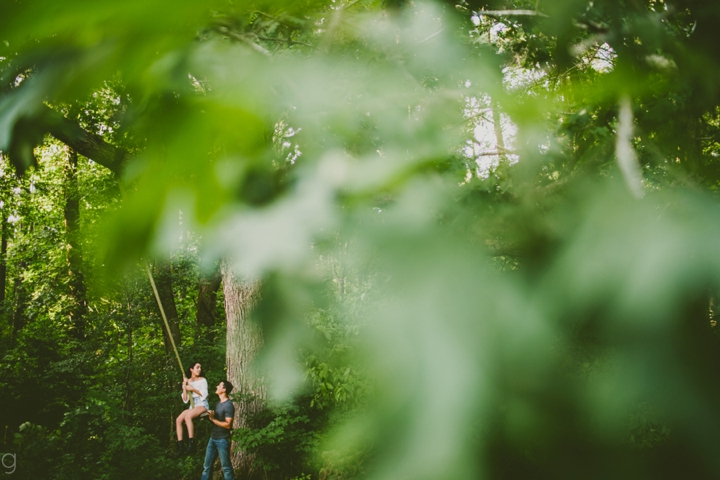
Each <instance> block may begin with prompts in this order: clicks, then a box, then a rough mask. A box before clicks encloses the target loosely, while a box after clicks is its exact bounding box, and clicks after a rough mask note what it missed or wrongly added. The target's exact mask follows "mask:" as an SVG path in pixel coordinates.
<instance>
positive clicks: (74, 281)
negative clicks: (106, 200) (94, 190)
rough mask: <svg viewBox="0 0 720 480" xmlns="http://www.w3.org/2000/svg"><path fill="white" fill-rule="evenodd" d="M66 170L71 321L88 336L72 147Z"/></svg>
mask: <svg viewBox="0 0 720 480" xmlns="http://www.w3.org/2000/svg"><path fill="white" fill-rule="evenodd" d="M65 151H66V152H67V159H68V162H67V165H66V169H65V260H66V262H67V268H68V279H69V289H70V311H69V317H70V324H71V325H72V328H73V330H72V333H73V335H74V336H75V338H78V339H84V338H85V314H86V313H87V308H88V306H87V289H86V288H85V279H84V276H83V273H82V251H81V248H80V193H79V191H78V183H77V175H76V172H77V163H78V156H77V153H76V152H75V151H74V150H72V149H71V148H69V147H66V148H65Z"/></svg>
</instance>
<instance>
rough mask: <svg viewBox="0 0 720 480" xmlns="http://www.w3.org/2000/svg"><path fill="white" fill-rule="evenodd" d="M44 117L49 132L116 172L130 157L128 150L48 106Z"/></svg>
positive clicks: (44, 108) (44, 110) (44, 107)
mask: <svg viewBox="0 0 720 480" xmlns="http://www.w3.org/2000/svg"><path fill="white" fill-rule="evenodd" d="M42 108H43V112H42V113H43V118H44V120H45V127H46V130H47V132H48V133H49V134H50V135H52V136H53V137H55V138H57V139H58V140H60V141H61V142H63V143H64V144H65V145H67V146H69V147H70V148H72V149H73V150H74V151H76V152H77V153H79V154H81V155H83V156H84V157H86V158H89V159H91V160H92V161H94V162H96V163H99V164H100V165H102V166H104V167H106V168H108V169H110V170H111V171H112V172H114V173H115V174H119V173H120V170H121V168H122V166H123V164H124V162H125V160H126V159H127V158H128V157H129V154H128V152H127V150H125V149H122V148H118V147H116V146H114V145H112V144H110V143H108V142H106V141H105V140H104V139H103V138H102V137H101V136H100V135H95V134H94V133H90V132H88V131H87V130H84V129H83V128H82V127H81V126H80V125H79V124H78V123H77V122H73V121H72V120H69V119H67V118H65V117H63V116H62V115H61V114H59V113H58V112H56V111H55V110H53V109H52V108H50V107H48V106H43V107H42Z"/></svg>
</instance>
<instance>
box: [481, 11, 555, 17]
mask: <svg viewBox="0 0 720 480" xmlns="http://www.w3.org/2000/svg"><path fill="white" fill-rule="evenodd" d="M477 13H478V14H479V15H487V16H488V17H518V16H520V17H545V18H548V16H547V15H545V14H544V13H540V12H538V11H537V10H481V11H479V12H477Z"/></svg>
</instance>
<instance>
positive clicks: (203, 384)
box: [180, 377, 208, 406]
mask: <svg viewBox="0 0 720 480" xmlns="http://www.w3.org/2000/svg"><path fill="white" fill-rule="evenodd" d="M188 385H190V386H191V387H193V388H194V389H196V390H197V391H198V392H200V395H198V394H197V393H195V392H192V396H193V403H194V404H195V406H197V404H198V403H200V402H202V401H203V400H205V399H206V398H207V397H208V385H207V380H205V378H204V377H201V378H198V379H197V380H195V381H194V382H188ZM183 393H185V392H183ZM180 396H182V393H181V394H180ZM189 401H190V398H188V399H187V400H185V399H184V398H183V402H185V403H188V402H189Z"/></svg>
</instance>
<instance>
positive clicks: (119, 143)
mask: <svg viewBox="0 0 720 480" xmlns="http://www.w3.org/2000/svg"><path fill="white" fill-rule="evenodd" d="M719 21H720V4H717V2H716V1H715V0H616V1H611V0H594V1H587V0H553V1H545V0H539V1H509V0H508V1H504V0H503V1H501V0H488V1H484V0H459V1H447V0H445V1H443V2H430V1H428V2H424V1H390V0H388V1H386V2H378V1H371V0H359V1H358V0H354V1H346V0H334V1H312V0H305V1H290V0H286V1H275V2H261V1H252V2H242V3H241V2H236V1H232V0H214V1H212V2H189V1H178V0H176V1H174V2H167V1H156V2H138V1H129V2H123V3H117V2H109V1H106V0H101V1H98V0H94V1H92V2H89V1H74V2H64V1H58V0H56V1H54V2H49V1H41V0H36V1H33V2H30V1H27V0H0V42H1V43H0V84H1V86H0V151H2V156H3V162H4V163H3V165H4V169H3V173H4V174H3V176H2V177H0V178H2V179H3V181H4V182H9V183H8V185H10V184H12V185H13V186H14V185H15V184H16V183H13V182H17V185H18V186H17V188H18V189H20V192H22V189H23V188H27V189H28V191H29V189H30V188H41V187H43V186H45V185H49V184H51V183H52V182H53V181H54V179H55V180H57V178H60V177H57V176H55V177H54V176H53V175H54V173H53V170H52V169H53V167H52V162H46V161H43V160H42V155H40V158H37V157H38V155H37V154H38V153H39V152H43V151H48V148H52V147H51V146H52V145H53V144H54V145H55V148H57V149H61V148H63V147H61V146H60V144H58V143H53V142H54V141H53V140H49V138H48V137H47V135H50V136H52V137H54V138H56V139H57V140H60V141H62V142H64V143H66V144H67V145H71V144H72V145H75V146H74V147H73V148H75V149H76V150H78V152H80V154H81V155H83V156H85V157H88V158H89V161H88V162H87V167H83V168H85V170H83V173H82V175H84V176H85V177H82V178H85V181H86V184H87V185H90V184H91V186H88V187H87V189H86V190H83V191H85V192H89V193H87V194H86V197H85V198H86V207H85V208H86V209H87V210H88V211H91V212H94V213H92V214H90V216H89V217H88V218H89V219H90V221H89V222H88V223H87V224H86V225H84V226H83V228H84V230H83V231H84V232H85V235H86V236H85V237H83V238H85V239H86V244H87V246H86V249H87V251H88V252H92V255H90V258H92V260H89V261H88V263H91V264H92V267H93V268H92V269H91V273H90V277H89V278H90V279H91V283H92V285H93V288H95V289H96V292H97V295H106V296H108V297H110V296H112V295H113V293H112V292H114V295H117V297H115V298H119V297H120V295H119V294H118V292H120V290H119V287H118V285H117V284H118V282H117V279H119V278H126V277H125V275H127V274H128V272H132V271H134V270H136V269H137V262H138V261H139V259H140V258H141V257H146V258H148V257H153V258H154V257H156V256H157V257H158V258H162V257H164V256H165V257H167V256H169V255H171V253H172V252H173V249H177V243H178V238H181V237H183V236H184V235H186V233H185V232H187V231H192V232H193V234H192V235H194V237H193V238H196V239H197V242H196V245H195V244H193V245H192V246H191V247H189V252H190V253H187V259H186V261H178V262H177V263H176V264H175V265H184V266H182V267H178V268H180V269H181V270H182V271H183V272H186V273H184V274H178V273H177V272H176V273H175V274H176V278H180V277H182V278H187V277H189V276H190V273H187V272H191V271H192V272H195V270H196V269H197V270H198V271H203V270H204V269H209V268H210V267H211V266H212V265H214V264H215V262H217V261H218V260H219V259H223V260H224V261H226V262H227V264H228V265H230V266H231V268H232V269H233V272H234V273H235V274H236V275H237V277H238V278H241V279H251V280H259V281H260V283H261V285H262V291H263V294H262V300H261V302H260V304H259V305H258V308H257V309H256V313H255V315H256V320H257V321H258V322H259V324H260V325H262V327H263V332H264V334H265V343H266V346H265V349H264V353H263V355H262V356H261V362H260V366H261V367H262V368H264V374H265V377H266V379H267V384H268V388H269V390H270V394H271V397H272V399H273V401H276V402H278V404H279V405H284V406H283V407H278V408H280V410H278V411H276V412H273V411H271V410H268V411H267V412H265V413H266V414H268V415H269V417H268V418H266V419H265V423H263V424H262V425H261V424H258V425H257V426H256V427H255V428H254V429H253V428H251V429H249V430H248V431H245V432H243V433H242V434H241V435H240V437H241V439H242V440H241V444H243V445H245V446H246V447H248V448H251V449H252V448H258V451H260V449H261V448H270V447H272V448H275V447H277V445H285V446H286V448H287V452H290V451H291V450H293V449H294V453H293V455H294V454H295V453H297V452H299V451H301V453H302V455H300V454H298V456H297V457H293V459H296V458H297V462H296V463H295V464H293V465H292V466H288V465H282V464H281V463H279V461H278V460H277V459H279V458H282V457H283V450H282V449H278V448H276V449H275V450H272V451H270V450H267V452H266V454H265V456H263V454H260V456H259V457H258V458H259V459H261V460H262V459H265V461H266V462H267V464H266V467H267V469H266V471H267V472H276V473H277V472H283V474H285V473H287V475H295V476H298V475H304V474H305V473H306V472H308V471H310V470H309V469H308V468H309V466H310V465H315V467H314V468H315V470H314V471H313V473H317V475H318V476H320V477H321V478H327V479H330V478H337V479H339V478H351V477H366V478H375V479H382V478H388V479H390V478H392V479H396V478H417V479H423V478H427V479H451V478H452V479H455V478H498V479H506V478H507V479H510V478H554V479H556V478H608V477H614V478H626V477H627V478H630V477H632V478H635V479H636V478H653V479H656V478H678V477H683V478H685V477H691V478H717V476H718V472H720V460H718V456H717V455H716V452H717V450H718V447H719V446H720V445H718V440H717V438H716V437H717V435H716V432H717V431H718V428H720V415H719V414H718V411H717V408H716V405H717V404H718V402H719V401H720V377H719V374H718V372H717V369H716V368H714V366H715V365H716V364H717V361H718V360H719V359H720V358H719V357H720V344H719V343H718V340H719V339H718V332H717V327H716V322H715V311H714V309H715V308H716V305H717V298H718V295H719V294H720V275H719V274H720V247H718V242H717V241H716V239H717V238H720V208H719V206H720V205H719V204H718V198H717V190H718V186H719V185H720V169H719V168H718V160H717V159H718V152H719V151H720V109H719V108H718V107H719V106H720V49H719V48H718V47H717V45H718V44H719V43H718V40H719V38H718V29H717V28H716V25H717V24H718V22H719ZM93 142H95V143H93ZM40 145H43V147H42V148H37V147H38V146H40ZM72 145H71V146H72ZM83 149H84V150H83ZM84 152H86V153H84ZM58 155H59V153H58ZM5 167H7V168H5ZM13 169H14V170H15V171H16V172H18V173H20V174H22V173H23V172H27V175H26V176H25V177H24V178H23V179H22V180H16V179H14V178H13V179H11V177H10V175H11V173H10V172H11V171H12V170H13ZM6 172H7V173H6ZM55 173H57V172H55ZM35 178H37V179H38V180H37V181H36V182H35V183H32V182H33V180H28V179H35ZM27 182H31V183H30V184H27ZM43 182H47V183H45V184H44V183H43ZM115 182H117V183H115ZM26 185H27V186H26ZM116 185H117V187H116ZM11 188H15V187H8V188H7V189H6V190H4V191H6V192H11V191H13V190H11ZM47 188H50V187H47ZM53 191H56V190H53ZM7 198H8V202H9V199H11V198H13V199H15V200H13V201H16V202H19V203H17V205H18V207H17V208H18V209H19V208H21V206H22V205H24V204H23V203H22V202H20V200H19V199H21V198H23V197H22V195H21V193H17V195H15V196H12V195H7ZM32 198H35V199H39V198H41V197H40V196H37V195H36V196H35V197H32ZM42 198H45V199H46V201H48V202H50V201H49V200H47V197H42ZM58 204H59V200H57V199H56V201H55V203H52V202H50V203H48V205H47V206H46V207H44V206H42V205H39V206H37V210H33V212H46V213H47V214H52V213H53V212H54V214H55V215H56V216H57V217H58V218H56V219H55V220H53V221H54V222H55V224H57V223H58V222H61V220H60V217H59V213H60V212H59V211H58V210H57V207H56V206H55V207H54V206H53V205H58ZM2 208H3V209H4V208H5V207H2ZM14 208H15V207H14ZM14 215H15V214H14V213H13V218H15V216H14ZM38 215H39V214H38ZM3 216H4V217H5V219H6V220H7V219H8V218H10V217H9V215H5V213H3ZM18 218H19V214H18ZM23 218H27V214H25V216H24V217H23ZM179 218H181V221H180V220H178V219H179ZM44 222H45V223H46V224H50V223H51V222H50V221H49V220H47V221H45V220H44ZM14 224H15V223H14ZM38 230H40V229H38ZM24 235H26V236H23V237H21V236H18V237H17V238H18V239H20V238H23V239H25V240H23V241H25V242H26V246H25V247H23V246H22V242H17V243H14V244H13V245H11V246H12V248H11V249H10V250H9V252H10V255H18V256H22V255H27V256H31V255H32V253H31V250H32V248H34V247H37V248H39V247H40V246H42V245H46V246H48V249H47V250H46V251H47V252H49V253H48V256H47V263H48V264H51V265H56V266H57V270H58V271H60V269H61V267H62V264H63V263H62V262H63V260H64V257H63V250H62V249H58V248H56V247H53V248H50V247H49V246H50V245H57V244H59V243H60V242H61V240H60V239H59V238H56V239H54V240H51V239H50V237H52V236H53V235H57V232H52V230H49V229H46V230H42V231H36V230H28V231H26V232H25V233H24ZM45 238H48V240H46V241H44V242H41V241H40V240H38V239H45ZM183 238H184V237H183ZM91 249H92V250H91ZM176 253H177V250H175V254H176ZM31 264H32V265H31ZM13 265H21V263H20V262H17V263H13ZM33 266H34V267H36V268H33ZM40 267H42V268H40ZM45 267H46V265H40V264H38V263H32V262H30V261H29V260H28V261H27V262H26V264H25V266H24V267H22V268H20V270H21V273H20V274H19V278H23V279H24V280H25V285H28V284H31V283H32V285H34V286H37V288H35V289H34V290H33V291H32V295H33V302H30V303H29V305H30V306H31V308H30V309H29V310H28V313H27V315H26V317H23V318H32V319H34V320H35V321H34V322H26V323H28V333H27V336H25V337H22V338H23V341H25V342H27V343H25V344H24V345H25V346H26V347H27V348H20V349H18V348H16V346H17V345H15V344H13V343H12V342H15V339H13V338H11V337H12V335H11V330H12V328H11V326H12V325H14V324H11V323H8V325H9V326H8V327H7V331H8V333H7V335H4V336H3V338H4V340H3V341H4V342H5V343H6V344H7V345H8V346H6V347H4V351H3V355H4V360H3V362H4V363H5V362H18V361H19V360H18V359H17V358H18V357H14V356H13V355H16V354H17V355H20V353H22V352H26V353H28V355H29V357H28V360H27V362H26V363H27V364H30V363H32V362H33V361H35V358H38V359H40V360H42V361H43V362H45V364H52V365H54V367H53V368H58V369H59V368H60V366H62V363H61V361H62V360H61V357H62V356H63V355H61V354H65V353H67V352H61V351H60V350H59V349H55V348H49V347H48V344H52V341H53V338H55V336H57V337H59V338H61V339H62V338H65V337H67V336H68V335H69V336H72V335H71V333H67V332H66V331H65V330H63V331H62V332H59V333H58V332H57V331H56V332H55V333H42V334H40V333H38V334H37V335H36V336H32V335H31V334H30V332H32V331H33V329H36V330H35V331H36V332H45V331H47V330H52V329H53V328H56V329H57V326H58V325H59V324H61V323H62V322H61V320H58V319H60V318H64V317H63V315H64V312H65V311H72V307H71V306H70V307H68V306H66V307H65V308H66V310H62V308H63V303H62V302H61V301H56V299H54V297H53V295H56V294H57V291H56V290H53V289H52V288H50V286H51V285H46V284H44V283H43V282H42V281H41V280H42V278H40V277H42V275H48V273H47V272H48V270H46V269H45ZM62 268H64V267H62ZM57 275H58V277H59V275H60V274H57ZM22 284H23V282H19V283H18V285H22ZM42 285H45V287H46V288H41V286H42ZM18 291H19V290H18ZM127 291H128V292H129V291H130V290H127ZM185 291H190V289H189V287H188V288H187V289H186V290H185ZM30 294H31V292H28V295H30ZM43 295H46V296H47V298H49V299H53V301H50V300H48V301H38V299H40V298H46V297H43ZM15 298H19V297H17V296H16V297H15ZM185 300H186V301H185V302H184V303H181V304H182V305H185V307H184V309H182V308H181V312H182V311H188V310H189V309H190V308H191V305H190V304H189V303H190V302H187V299H185ZM126 303H128V304H129V303H130V302H126ZM133 305H134V304H133ZM50 306H52V308H50ZM6 308H8V312H10V313H12V312H16V311H17V309H12V308H10V307H6ZM33 308H34V309H35V310H33ZM53 308H54V309H55V310H53ZM98 311H99V312H101V314H100V313H98V314H97V315H98V318H97V319H96V321H97V322H98V323H97V325H98V328H100V327H102V328H104V329H107V330H105V331H110V327H109V326H110V324H112V322H117V323H118V325H120V323H121V322H122V321H124V320H123V317H122V316H121V314H119V313H115V312H113V311H110V310H107V311H104V310H102V309H99V310H98ZM28 316H29V317H28ZM8 318H9V317H8ZM133 318H136V317H133ZM181 323H182V322H181ZM4 328H5V327H4ZM133 328H135V329H138V330H139V331H143V329H144V328H147V324H145V323H142V322H138V323H137V324H135V325H134V326H133ZM184 328H185V329H186V331H188V330H190V327H189V323H188V322H186V323H185V327H184ZM12 331H14V330H12ZM67 331H68V332H69V331H70V330H67ZM193 333H195V332H194V330H193ZM107 335H109V334H107ZM210 336H211V337H212V335H210ZM198 338H199V337H198ZM35 339H37V343H33V344H32V345H31V343H32V342H34V341H35ZM215 340H216V343H221V342H220V341H217V337H216V338H215ZM100 343H102V342H100ZM150 345H153V344H152V343H151V342H149V341H148V343H147V344H146V345H145V346H146V347H147V348H148V350H149V348H150V347H149V346H150ZM154 345H155V346H156V347H157V346H159V342H156V343H155V344H154ZM215 347H217V345H215V346H213V345H212V344H210V345H208V344H206V343H203V342H201V341H197V342H196V343H195V344H193V348H194V352H196V353H202V352H204V353H205V354H206V355H207V359H208V361H210V362H216V363H217V355H218V350H217V349H214V348H215ZM41 348H47V352H48V353H47V355H40V356H37V357H35V356H34V355H35V353H36V352H37V350H38V349H41ZM219 348H221V347H219ZM88 354H89V353H88ZM30 357H32V361H31V360H30ZM87 361H88V362H89V360H87ZM147 365H148V366H151V367H157V366H158V362H152V361H148V362H147ZM113 368H118V369H120V368H121V367H120V366H119V365H118V366H117V367H113ZM37 369H38V370H41V367H40V366H37ZM33 371H34V370H33ZM69 371H71V372H72V373H73V375H75V374H77V372H78V371H80V368H79V367H78V368H75V367H73V368H70V369H69ZM288 372H290V373H288ZM60 374H62V371H59V373H58V375H60ZM88 375H89V374H88ZM157 375H160V374H159V373H158V374H157ZM13 378H14V379H17V378H18V376H15V377H13ZM88 378H90V377H88ZM92 378H95V377H92ZM67 381H68V382H69V383H72V379H71V380H67ZM0 382H2V378H0ZM159 383H161V380H159V379H158V385H156V387H157V388H158V389H162V388H164V387H165V386H164V385H159ZM168 383H169V382H168ZM148 390H150V389H148ZM153 393H154V394H157V392H147V395H148V398H150V397H152V399H154V400H157V399H158V398H159V396H154V395H153ZM303 399H311V400H312V404H310V403H308V405H303V406H302V408H304V409H306V410H302V408H300V407H299V406H298V405H300V403H301V402H302V401H304V400H303ZM293 401H295V403H293ZM83 408H84V407H83ZM58 412H60V409H58ZM143 412H144V414H145V415H149V413H148V410H143ZM658 412H662V414H661V413H658ZM320 413H322V415H326V417H324V418H323V421H322V422H319V423H318V424H317V426H315V425H313V428H309V429H307V430H305V427H307V426H308V422H310V423H312V420H311V415H315V414H317V415H320ZM58 414H59V413H58ZM118 421H119V420H118ZM261 423H262V422H261ZM133 425H134V424H132V422H129V423H128V424H127V425H126V426H124V427H123V429H122V430H121V431H119V432H118V433H117V435H116V440H113V442H114V443H113V442H110V443H107V444H106V445H105V448H108V449H110V450H111V451H113V452H115V451H118V452H120V451H127V452H132V451H135V450H136V449H138V448H140V447H139V445H145V443H143V442H151V440H150V439H148V438H146V437H144V436H143V435H144V433H143V432H142V431H141V430H136V429H134V426H133ZM314 429H317V431H315V430H314ZM123 439H124V440H123ZM308 439H311V440H312V441H310V440H308ZM243 442H244V443H243ZM303 442H305V443H303ZM148 444H150V443H148ZM298 445H305V446H306V447H307V448H305V447H303V448H299V447H298ZM283 448H285V447H283ZM298 448H299V450H298ZM340 452H344V453H340ZM303 455H304V457H303ZM313 456H314V459H310V460H308V458H311V457H313ZM103 458H105V459H106V460H104V461H107V462H114V461H116V460H113V459H112V458H111V459H109V460H107V458H110V457H103ZM288 458H289V457H288ZM273 459H275V460H273ZM273 461H278V463H272V462H273ZM293 461H295V460H293ZM313 462H314V463H313ZM321 464H322V465H323V466H322V467H318V465H321ZM278 475H280V474H278ZM313 478H314V477H313Z"/></svg>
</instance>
